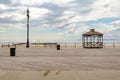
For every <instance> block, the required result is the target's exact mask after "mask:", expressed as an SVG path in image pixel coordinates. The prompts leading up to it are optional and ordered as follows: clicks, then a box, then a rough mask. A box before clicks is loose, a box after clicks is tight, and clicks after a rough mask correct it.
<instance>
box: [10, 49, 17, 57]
mask: <svg viewBox="0 0 120 80" xmlns="http://www.w3.org/2000/svg"><path fill="white" fill-rule="evenodd" d="M15 50H16V48H10V56H15Z"/></svg>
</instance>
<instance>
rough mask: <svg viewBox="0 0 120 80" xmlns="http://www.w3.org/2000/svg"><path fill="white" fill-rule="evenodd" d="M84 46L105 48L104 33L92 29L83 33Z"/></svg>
mask: <svg viewBox="0 0 120 80" xmlns="http://www.w3.org/2000/svg"><path fill="white" fill-rule="evenodd" d="M82 42H83V48H103V34H102V33H99V32H97V31H95V29H90V31H89V32H86V33H84V34H82Z"/></svg>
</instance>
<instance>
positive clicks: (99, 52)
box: [0, 48, 120, 80]
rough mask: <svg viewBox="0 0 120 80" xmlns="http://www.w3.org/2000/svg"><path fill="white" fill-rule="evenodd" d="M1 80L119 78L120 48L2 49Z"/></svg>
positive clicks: (119, 79) (103, 79)
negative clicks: (14, 52) (13, 52)
mask: <svg viewBox="0 0 120 80" xmlns="http://www.w3.org/2000/svg"><path fill="white" fill-rule="evenodd" d="M0 80H120V49H119V48H103V49H102V48H101V49H83V48H62V49H61V50H56V48H28V49H27V48H17V49H16V56H15V57H10V50H9V48H0Z"/></svg>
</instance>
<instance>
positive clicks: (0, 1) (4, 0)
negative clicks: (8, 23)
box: [0, 0, 11, 5]
mask: <svg viewBox="0 0 120 80" xmlns="http://www.w3.org/2000/svg"><path fill="white" fill-rule="evenodd" d="M0 3H1V4H5V5H9V4H10V3H11V1H10V0H0Z"/></svg>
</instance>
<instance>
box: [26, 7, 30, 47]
mask: <svg viewBox="0 0 120 80" xmlns="http://www.w3.org/2000/svg"><path fill="white" fill-rule="evenodd" d="M29 13H30V12H29V8H27V15H26V16H27V44H26V48H29V47H30V46H29V18H30V15H29Z"/></svg>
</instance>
